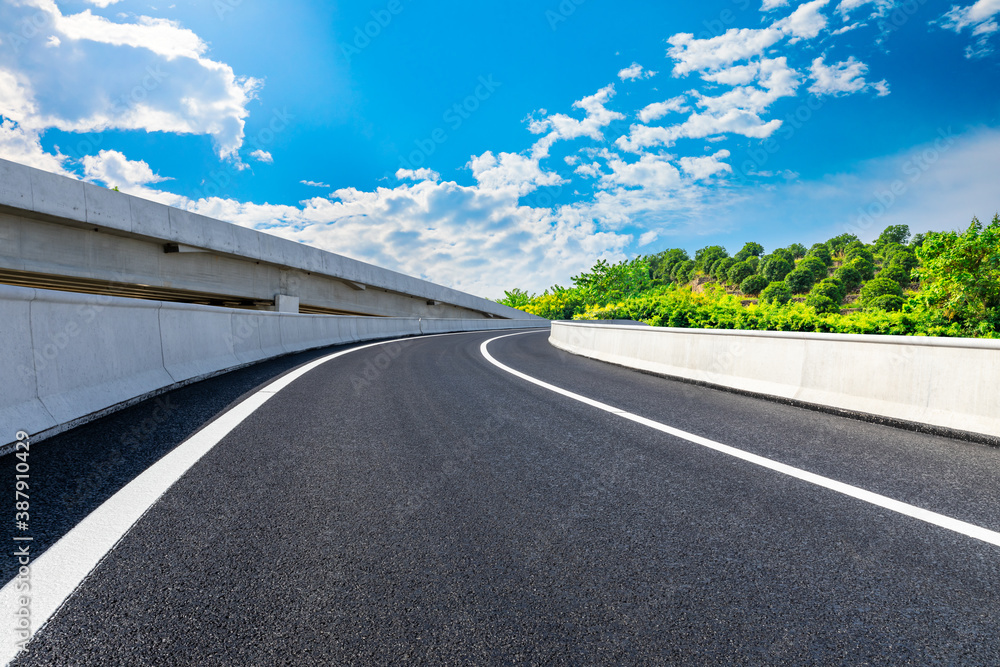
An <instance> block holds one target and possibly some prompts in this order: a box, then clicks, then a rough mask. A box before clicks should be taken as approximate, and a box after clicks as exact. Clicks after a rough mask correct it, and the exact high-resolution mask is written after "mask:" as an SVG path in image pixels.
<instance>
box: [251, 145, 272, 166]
mask: <svg viewBox="0 0 1000 667" xmlns="http://www.w3.org/2000/svg"><path fill="white" fill-rule="evenodd" d="M250 157H252V158H253V159H254V160H257V161H258V162H263V163H265V164H274V156H273V155H271V154H270V153H269V152H267V151H265V150H262V149H260V148H258V149H257V150H255V151H253V152H252V153H250Z"/></svg>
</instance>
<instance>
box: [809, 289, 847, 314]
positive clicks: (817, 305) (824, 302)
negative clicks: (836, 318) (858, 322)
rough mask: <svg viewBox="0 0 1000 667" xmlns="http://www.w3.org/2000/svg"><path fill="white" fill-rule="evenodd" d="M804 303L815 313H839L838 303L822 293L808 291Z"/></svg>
mask: <svg viewBox="0 0 1000 667" xmlns="http://www.w3.org/2000/svg"><path fill="white" fill-rule="evenodd" d="M806 305H807V306H809V307H810V308H812V309H813V310H815V311H816V312H817V313H839V312H840V305H839V304H838V303H837V302H836V301H834V300H833V299H831V298H830V297H828V296H826V295H824V294H818V293H816V292H810V293H809V296H807V297H806Z"/></svg>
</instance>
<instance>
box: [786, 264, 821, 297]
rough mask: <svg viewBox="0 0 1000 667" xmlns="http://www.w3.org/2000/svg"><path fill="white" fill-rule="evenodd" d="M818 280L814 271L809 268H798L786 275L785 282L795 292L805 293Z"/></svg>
mask: <svg viewBox="0 0 1000 667" xmlns="http://www.w3.org/2000/svg"><path fill="white" fill-rule="evenodd" d="M815 282H816V278H815V277H814V276H813V273H812V271H810V270H809V269H807V268H798V269H795V270H794V271H792V272H791V273H789V274H788V275H787V276H785V284H786V285H788V288H789V289H790V290H792V293H793V294H805V293H806V292H808V291H809V288H811V287H812V286H813V283H815Z"/></svg>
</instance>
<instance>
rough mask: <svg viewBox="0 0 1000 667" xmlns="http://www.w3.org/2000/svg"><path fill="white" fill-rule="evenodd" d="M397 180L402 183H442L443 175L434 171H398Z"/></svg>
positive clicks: (425, 169)
mask: <svg viewBox="0 0 1000 667" xmlns="http://www.w3.org/2000/svg"><path fill="white" fill-rule="evenodd" d="M396 178H397V179H399V180H401V181H404V180H406V181H440V180H441V174H439V173H437V172H436V171H434V170H433V169H427V168H426V167H425V168H423V169H398V170H396Z"/></svg>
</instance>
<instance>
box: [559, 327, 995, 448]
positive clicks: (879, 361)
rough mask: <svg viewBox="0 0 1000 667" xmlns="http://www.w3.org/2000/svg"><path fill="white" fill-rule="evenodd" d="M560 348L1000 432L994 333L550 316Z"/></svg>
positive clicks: (833, 404) (864, 410)
mask: <svg viewBox="0 0 1000 667" xmlns="http://www.w3.org/2000/svg"><path fill="white" fill-rule="evenodd" d="M550 342H551V343H552V344H553V345H554V346H555V347H557V348H559V349H562V350H565V351H567V352H571V353H573V354H579V355H581V356H585V357H590V358H592V359H598V360H601V361H606V362H609V363H613V364H618V365H621V366H627V367H630V368H636V369H640V370H644V371H649V372H653V373H657V374H661V375H666V376H671V377H677V378H682V379H685V380H693V381H697V382H702V383H705V384H709V385H717V386H721V387H726V388H729V389H736V390H739V391H745V392H750V393H755V394H764V395H768V396H773V397H778V398H782V399H789V400H793V401H796V402H801V403H805V404H810V405H816V406H822V407H826V408H834V409H838V410H845V411H849V412H855V413H861V414H865V415H873V416H876V417H882V418H887V419H889V420H894V421H899V422H908V423H912V424H922V425H928V426H931V427H936V428H939V429H947V430H951V431H961V432H965V433H971V434H976V435H981V436H987V438H989V439H1000V391H998V390H997V387H998V386H1000V341H997V340H979V339H969V338H927V337H910V336H872V335H856V334H818V333H793V332H781V331H734V330H712V329H673V328H665V327H635V326H623V325H615V324H593V323H577V322H554V323H553V324H552V334H551V337H550Z"/></svg>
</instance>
